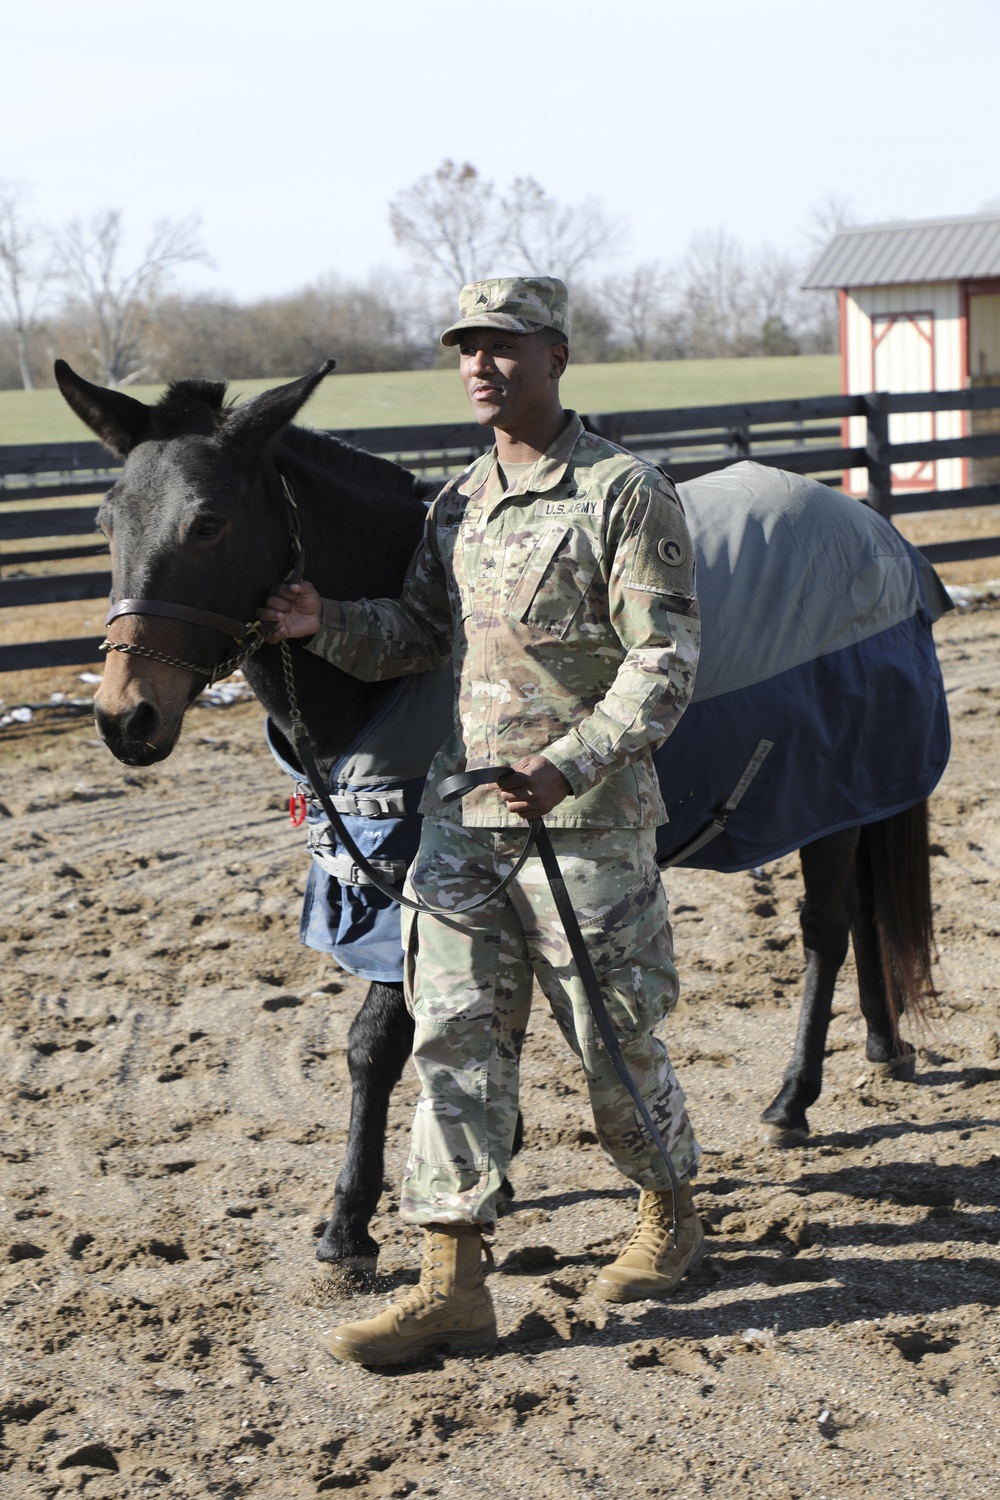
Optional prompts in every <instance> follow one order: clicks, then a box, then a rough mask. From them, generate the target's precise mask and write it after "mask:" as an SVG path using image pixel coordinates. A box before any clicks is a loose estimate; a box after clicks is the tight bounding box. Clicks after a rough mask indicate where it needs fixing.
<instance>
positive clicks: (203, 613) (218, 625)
mask: <svg viewBox="0 0 1000 1500" xmlns="http://www.w3.org/2000/svg"><path fill="white" fill-rule="evenodd" d="M279 477H280V479H281V488H282V491H283V493H284V496H285V500H286V502H287V505H288V534H289V540H290V542H291V546H292V561H291V564H290V566H289V569H288V572H287V573H286V574H285V577H284V579H283V580H282V582H283V583H301V581H302V575H303V572H304V571H305V557H304V554H303V551H302V536H301V532H300V529H299V507H298V505H297V504H296V502H295V496H294V495H293V494H292V487H291V485H290V484H289V483H288V480H287V479H286V478H285V476H284V474H282V475H280V476H279ZM122 615H160V616H162V617H163V618H164V619H167V620H181V621H183V622H184V623H185V624H186V625H200V626H201V627H202V629H204V630H214V631H217V632H218V634H219V635H228V636H231V637H232V639H233V640H234V641H235V642H236V646H237V649H236V650H235V651H234V652H233V653H232V654H231V655H229V656H227V657H225V658H224V659H223V660H221V661H220V660H219V659H218V657H216V659H215V661H214V662H213V663H210V664H208V665H203V664H202V663H201V662H196V661H183V660H182V659H181V658H180V657H179V656H169V655H167V653H166V652H164V651H154V650H153V649H152V648H151V647H149V646H133V645H131V644H130V643H129V642H128V641H105V642H104V643H103V645H101V646H100V648H99V649H100V650H101V651H120V652H121V653H122V655H124V656H144V657H147V658H148V659H149V660H150V661H159V662H163V663H165V665H166V666H168V667H177V668H178V670H179V671H181V672H191V673H193V674H194V676H196V677H207V678H208V680H209V683H210V684H212V683H216V682H218V681H219V680H220V678H223V677H228V676H229V674H230V673H231V672H234V671H235V670H236V668H237V667H238V666H240V665H242V663H243V662H244V661H246V660H247V658H248V657H250V656H252V655H253V654H254V652H256V651H259V650H260V648H261V647H262V646H263V645H264V643H265V642H266V640H267V637H268V635H269V634H270V631H271V626H270V625H263V624H262V623H261V621H260V620H245V621H244V620H234V619H231V618H230V617H229V615H217V614H213V613H212V611H211V610H207V609H194V608H193V607H192V606H191V605H190V604H174V603H172V602H170V601H169V600H166V599H119V601H118V603H117V604H113V605H112V606H111V609H110V610H109V611H108V617H107V619H106V620H105V622H104V623H105V626H107V625H110V624H111V622H112V620H117V619H119V618H120V617H121V616H122Z"/></svg>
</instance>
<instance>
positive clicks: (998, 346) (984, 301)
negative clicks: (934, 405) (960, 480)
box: [969, 292, 1000, 484]
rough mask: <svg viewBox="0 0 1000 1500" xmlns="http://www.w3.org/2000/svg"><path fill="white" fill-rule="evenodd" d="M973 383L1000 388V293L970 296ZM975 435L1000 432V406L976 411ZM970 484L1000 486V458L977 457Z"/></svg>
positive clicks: (970, 354) (972, 466) (970, 472)
mask: <svg viewBox="0 0 1000 1500" xmlns="http://www.w3.org/2000/svg"><path fill="white" fill-rule="evenodd" d="M969 384H970V385H971V386H973V387H975V386H983V385H1000V292H988V293H984V292H974V293H973V294H972V295H971V296H970V297H969ZM970 426H971V429H972V431H973V432H974V433H984V434H985V433H989V434H993V433H996V432H1000V407H996V408H995V409H994V410H993V411H974V412H973V413H972V421H971V423H970ZM969 483H970V484H1000V458H973V459H971V460H970V463H969Z"/></svg>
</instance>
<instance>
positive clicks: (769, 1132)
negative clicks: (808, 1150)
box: [760, 1125, 809, 1151]
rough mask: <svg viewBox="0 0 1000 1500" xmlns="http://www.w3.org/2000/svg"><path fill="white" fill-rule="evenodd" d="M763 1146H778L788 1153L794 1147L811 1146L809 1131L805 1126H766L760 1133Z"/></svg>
mask: <svg viewBox="0 0 1000 1500" xmlns="http://www.w3.org/2000/svg"><path fill="white" fill-rule="evenodd" d="M760 1139H761V1144H762V1145H764V1146H777V1147H778V1148H779V1149H780V1150H782V1151H788V1150H790V1149H791V1148H792V1147H793V1146H806V1145H808V1144H809V1131H808V1128H807V1127H806V1126H804V1125H765V1126H764V1129H763V1130H762V1131H761V1133H760Z"/></svg>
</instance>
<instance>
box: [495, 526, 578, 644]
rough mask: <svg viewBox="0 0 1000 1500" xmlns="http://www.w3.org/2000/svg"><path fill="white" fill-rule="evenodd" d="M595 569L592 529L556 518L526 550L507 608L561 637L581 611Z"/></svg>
mask: <svg viewBox="0 0 1000 1500" xmlns="http://www.w3.org/2000/svg"><path fill="white" fill-rule="evenodd" d="M596 571H597V557H596V555H595V552H594V550H593V546H592V543H591V539H590V537H589V535H588V534H587V533H586V532H585V531H584V530H583V529H582V528H581V527H578V526H567V525H566V524H565V523H564V522H562V521H552V522H550V523H549V525H548V526H546V527H545V529H544V531H542V532H541V533H540V534H539V537H538V540H537V541H536V542H535V544H534V546H533V547H532V549H531V551H530V553H529V554H528V557H527V559H526V561H525V563H524V566H523V568H522V570H521V572H520V574H519V576H518V578H517V580H516V582H515V583H514V586H513V588H512V590H511V592H510V595H509V597H508V599H507V605H506V612H507V614H508V615H511V616H512V617H513V618H514V619H515V620H522V621H523V622H524V623H525V624H526V625H531V626H534V628H535V629H536V630H540V631H543V632H544V633H545V634H546V635H551V636H555V637H557V638H559V639H561V638H562V637H563V636H565V634H566V632H567V631H568V630H569V628H570V625H571V624H572V622H573V620H574V618H575V616H576V615H577V614H578V613H579V611H580V609H581V606H582V604H583V601H584V598H585V597H586V594H587V590H588V589H589V588H590V585H591V582H592V580H593V577H594V574H595V572H596Z"/></svg>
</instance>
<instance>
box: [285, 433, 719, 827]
mask: <svg viewBox="0 0 1000 1500" xmlns="http://www.w3.org/2000/svg"><path fill="white" fill-rule="evenodd" d="M567 415H568V418H569V420H568V423H567V426H566V427H565V428H564V429H563V431H562V433H561V434H560V436H559V437H558V438H557V439H556V441H555V442H554V443H553V444H552V446H551V447H550V448H549V450H548V452H546V453H545V454H544V455H543V456H542V457H541V458H540V459H539V460H538V462H537V463H535V464H534V465H532V466H530V467H529V468H527V469H526V470H524V471H522V472H519V473H518V474H517V478H516V481H515V482H514V483H513V484H511V485H510V487H509V488H508V487H507V486H506V482H505V478H504V474H503V470H502V467H501V465H500V464H499V462H498V459H497V453H496V449H494V450H493V451H492V452H491V453H488V454H485V455H484V456H483V457H482V458H481V459H479V460H477V462H476V463H474V464H473V465H472V466H471V468H469V469H468V470H466V472H465V473H464V474H462V475H460V476H458V478H456V479H453V480H451V481H449V482H448V484H446V485H445V487H444V488H443V489H442V491H441V493H440V495H439V496H438V498H437V499H436V501H435V502H434V504H433V506H432V507H431V510H430V512H429V514H428V518H427V525H426V529H425V532H424V537H423V540H422V542H421V544H420V546H419V547H418V548H417V551H416V553H415V554H414V556H413V559H412V561H411V563H410V566H409V569H408V571H407V574H406V579H405V581H404V583H403V589H402V594H401V597H400V598H399V599H362V600H358V601H357V602H353V603H345V602H331V601H327V600H324V602H323V617H322V624H321V626H320V629H319V630H318V631H317V632H316V634H315V635H314V636H313V638H312V640H311V641H310V642H309V643H308V644H309V649H310V650H312V651H315V652H316V653H318V654H319V655H320V656H323V657H325V658H327V659H328V660H330V661H332V662H335V663H336V665H337V666H339V667H341V668H342V669H343V670H344V671H347V672H350V673H352V674H353V675H354V676H356V677H361V678H364V679H365V680H367V681H373V680H376V679H380V678H389V677H399V676H402V675H403V674H404V673H409V672H423V671H426V670H428V669H429V668H431V667H435V666H437V665H439V664H440V663H441V662H442V661H445V660H447V658H448V657H449V656H451V657H452V658H453V661H454V670H455V679H456V696H457V710H456V723H455V728H454V732H453V733H452V735H451V736H450V737H449V738H448V739H447V740H446V741H445V743H444V745H443V746H442V747H441V749H440V750H439V751H438V754H437V756H436V757H435V759H434V762H433V764H432V766H431V770H430V774H429V777H428V783H427V789H426V791H425V793H424V800H423V803H422V804H421V811H422V812H424V813H426V814H430V815H432V816H436V817H446V818H450V819H453V820H455V821H461V822H463V823H465V824H466V825H468V826H478V827H496V828H502V827H511V826H516V827H523V820H522V819H521V818H520V817H518V816H517V815H515V814H512V813H509V812H507V810H506V807H505V806H504V804H503V803H502V802H501V800H500V798H499V796H498V795H497V793H496V792H495V791H492V790H490V789H489V788H485V787H483V788H480V789H479V790H477V791H475V792H473V793H472V794H471V795H469V796H468V797H466V798H465V799H464V801H463V802H461V803H459V804H456V805H453V806H452V807H449V808H447V809H445V808H442V806H441V804H440V802H439V801H438V798H437V796H436V795H435V792H434V788H435V786H436V785H437V784H438V783H439V782H440V781H441V780H442V779H443V778H444V777H445V776H449V775H452V774H454V773H455V772H458V771H464V770H466V769H470V770H471V769H476V768H477V767H479V766H487V765H511V764H513V763H514V762H515V761H517V760H520V759H521V758H522V757H523V756H525V755H532V754H534V755H544V756H545V757H546V759H547V760H549V761H551V762H552V763H553V765H555V766H557V767H558V769H559V770H560V771H561V772H562V773H563V775H564V776H565V778H566V780H567V781H568V782H569V784H570V787H571V788H572V790H573V793H574V795H573V796H572V797H567V798H566V799H565V800H564V801H563V802H561V803H560V804H559V805H558V807H556V808H555V809H554V810H553V811H552V812H551V813H549V814H548V815H547V817H546V822H547V823H548V824H549V825H550V826H553V827H573V828H627V827H653V826H655V825H656V824H658V823H661V822H663V821H664V820H665V817H666V814H665V810H664V807H663V802H662V799H661V796H660V790H659V786H658V783H657V778H656V772H655V770H654V768H653V764H652V759H651V756H652V751H653V750H654V749H655V748H656V747H657V746H658V745H659V744H660V743H661V742H662V741H663V740H664V739H665V738H666V737H667V735H668V734H669V733H670V731H671V729H672V728H673V726H674V725H675V724H676V722H677V720H678V719H679V718H680V716H681V714H682V713H683V711H684V709H685V707H686V705H687V703H688V700H689V699H690V696H691V692H692V688H693V686H694V676H695V669H696V666H697V661H698V648H699V642H700V626H699V620H698V606H697V602H696V597H695V587H694V584H695V579H694V550H693V547H692V544H691V538H690V535H689V533H688V528H687V523H686V521H685V519H684V513H683V510H682V508H681V503H680V500H679V499H678V497H677V492H676V490H675V489H674V486H673V484H672V483H671V481H670V480H669V479H668V478H667V477H666V476H665V475H663V474H662V473H660V471H659V470H657V469H655V468H653V467H652V466H651V465H649V464H647V463H644V462H642V460H640V459H638V458H636V457H635V455H634V454H631V453H627V452H626V451H624V450H623V449H621V448H618V447H615V445H614V444H612V443H609V442H606V441H605V440H604V439H603V438H600V437H596V436H594V435H593V434H591V433H588V432H585V431H584V428H583V424H582V422H581V421H580V419H579V417H577V416H576V415H575V414H574V413H572V412H571V413H568V414H567Z"/></svg>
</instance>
